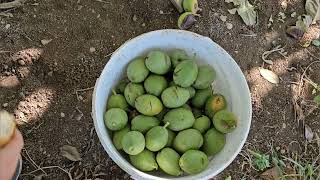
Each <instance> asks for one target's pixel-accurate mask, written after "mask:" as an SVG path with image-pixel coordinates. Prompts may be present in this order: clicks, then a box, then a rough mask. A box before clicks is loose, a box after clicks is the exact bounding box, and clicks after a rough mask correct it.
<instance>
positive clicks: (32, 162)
mask: <svg viewBox="0 0 320 180" xmlns="http://www.w3.org/2000/svg"><path fill="white" fill-rule="evenodd" d="M23 149H24V151H25V152H26V154H27V156H28V159H29V160H30V161H31V164H33V165H34V166H35V168H38V169H40V170H41V171H42V172H43V173H44V174H45V175H48V174H47V173H46V172H45V171H44V170H43V169H41V167H40V166H38V165H37V164H36V163H35V162H34V160H33V159H32V158H31V157H30V155H29V153H28V151H27V149H25V148H23Z"/></svg>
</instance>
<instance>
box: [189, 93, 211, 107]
mask: <svg viewBox="0 0 320 180" xmlns="http://www.w3.org/2000/svg"><path fill="white" fill-rule="evenodd" d="M211 95H212V89H211V88H206V89H200V90H198V91H196V94H195V95H194V97H193V98H192V99H191V104H192V106H194V107H196V108H202V107H203V106H204V105H205V103H206V101H207V99H208V98H209V97H210V96H211Z"/></svg>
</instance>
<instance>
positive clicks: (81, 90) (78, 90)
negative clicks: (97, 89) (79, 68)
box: [76, 87, 94, 100]
mask: <svg viewBox="0 0 320 180" xmlns="http://www.w3.org/2000/svg"><path fill="white" fill-rule="evenodd" d="M92 89H94V87H89V88H85V89H77V90H76V96H77V99H78V100H80V99H79V94H78V92H84V91H89V90H92Z"/></svg>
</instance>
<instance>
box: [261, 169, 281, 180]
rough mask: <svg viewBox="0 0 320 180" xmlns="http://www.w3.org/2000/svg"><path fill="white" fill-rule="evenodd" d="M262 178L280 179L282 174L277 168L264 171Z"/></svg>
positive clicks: (266, 179)
mask: <svg viewBox="0 0 320 180" xmlns="http://www.w3.org/2000/svg"><path fill="white" fill-rule="evenodd" d="M260 177H261V178H262V179H265V180H274V179H279V177H280V173H279V171H278V169H277V168H276V167H273V168H271V169H268V170H266V171H264V172H263V173H262V174H261V175H260Z"/></svg>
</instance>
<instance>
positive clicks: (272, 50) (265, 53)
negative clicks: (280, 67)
mask: <svg viewBox="0 0 320 180" xmlns="http://www.w3.org/2000/svg"><path fill="white" fill-rule="evenodd" d="M285 47H286V46H283V47H281V45H278V46H276V47H275V48H273V49H271V50H270V51H265V52H263V53H262V56H261V58H262V60H263V61H264V62H265V63H267V64H273V62H272V61H271V60H269V59H267V58H268V56H269V55H270V54H272V53H274V52H278V53H279V54H280V55H281V56H283V57H284V58H287V56H286V54H287V53H286V52H285V51H284V48H285Z"/></svg>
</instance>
